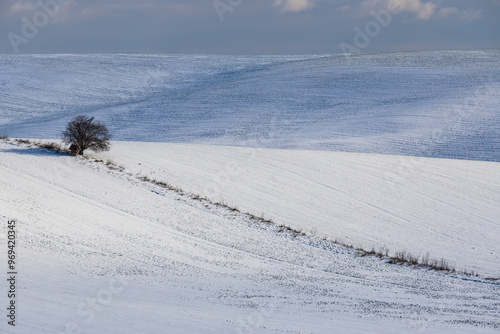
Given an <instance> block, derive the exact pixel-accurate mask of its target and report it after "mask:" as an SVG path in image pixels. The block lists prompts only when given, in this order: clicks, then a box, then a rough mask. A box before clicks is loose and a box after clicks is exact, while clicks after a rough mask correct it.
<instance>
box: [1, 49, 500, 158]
mask: <svg viewBox="0 0 500 334" xmlns="http://www.w3.org/2000/svg"><path fill="white" fill-rule="evenodd" d="M0 73H1V76H0V87H1V89H0V111H1V112H2V117H1V118H0V135H3V134H6V135H9V136H10V137H30V138H58V137H59V135H60V132H61V128H63V127H64V125H65V124H66V122H67V121H68V120H69V119H71V118H73V117H74V116H76V115H78V114H82V113H85V114H90V115H94V116H96V117H97V118H98V119H100V120H102V121H104V122H105V123H106V124H109V126H110V128H111V130H112V133H113V135H114V139H115V140H127V141H144V142H151V141H157V142H183V143H201V144H220V145H232V146H233V145H239V146H254V147H267V148H293V149H308V150H328V151H350V152H365V153H384V154H393V155H408V156H424V157H437V158H457V159H468V160H488V161H497V162H498V161H500V141H499V139H498V138H500V114H499V113H498V110H499V107H500V51H499V50H484V51H481V50H471V51H435V52H409V53H387V54H366V55H357V56H352V57H349V58H346V57H345V56H343V55H304V56H260V57H255V56H215V55H214V56H204V55H15V56H9V55H0Z"/></svg>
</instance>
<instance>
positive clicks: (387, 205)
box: [103, 142, 500, 277]
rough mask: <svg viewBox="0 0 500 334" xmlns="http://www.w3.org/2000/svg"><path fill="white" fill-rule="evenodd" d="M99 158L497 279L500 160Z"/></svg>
mask: <svg viewBox="0 0 500 334" xmlns="http://www.w3.org/2000/svg"><path fill="white" fill-rule="evenodd" d="M103 156H105V157H109V158H111V160H113V161H115V162H116V163H118V164H122V165H123V166H125V167H126V168H127V169H129V170H132V171H134V172H136V173H141V174H143V175H147V176H149V177H151V178H154V179H158V180H161V181H166V182H167V183H170V184H172V185H174V186H178V187H181V188H183V189H185V190H186V191H190V192H193V193H196V194H200V195H203V196H205V197H208V198H210V199H212V200H214V201H218V202H225V203H227V204H229V205H230V206H233V207H237V208H239V209H240V210H241V211H248V212H251V213H252V214H255V215H258V216H260V215H264V216H265V217H266V218H270V219H272V220H274V221H275V222H276V223H278V224H284V225H287V226H291V227H293V228H295V229H299V230H303V231H304V232H307V233H308V234H314V235H316V236H319V237H328V238H329V239H332V240H335V239H337V240H340V241H343V242H345V243H349V244H354V245H358V246H362V247H363V248H364V249H367V250H370V249H371V248H372V247H375V249H378V248H379V247H382V246H386V247H387V248H389V249H390V250H391V251H392V254H394V252H395V251H403V250H405V251H409V252H411V253H412V254H414V255H419V256H422V255H425V254H426V253H427V252H429V253H430V255H431V257H434V258H445V259H447V260H449V261H450V262H451V263H453V264H454V265H455V266H456V267H457V269H460V270H474V271H476V272H479V273H481V274H484V275H487V276H493V277H500V253H499V248H498V244H499V241H500V163H496V162H481V161H465V160H449V159H433V158H415V157H404V156H387V155H377V154H362V153H342V152H325V151H301V150H280V149H253V148H242V147H224V146H204V145H191V144H167V143H140V142H136V143H132V142H115V143H114V145H113V149H112V150H111V151H110V152H109V153H107V154H104V155H103Z"/></svg>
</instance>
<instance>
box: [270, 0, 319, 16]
mask: <svg viewBox="0 0 500 334" xmlns="http://www.w3.org/2000/svg"><path fill="white" fill-rule="evenodd" d="M314 6H315V5H314V3H313V2H312V0H274V7H279V9H280V11H281V12H282V13H285V12H295V13H296V12H301V11H303V10H306V9H310V8H313V7H314Z"/></svg>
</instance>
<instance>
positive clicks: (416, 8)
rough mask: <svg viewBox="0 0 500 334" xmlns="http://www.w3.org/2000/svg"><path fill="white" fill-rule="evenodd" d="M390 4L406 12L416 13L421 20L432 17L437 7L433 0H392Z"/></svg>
mask: <svg viewBox="0 0 500 334" xmlns="http://www.w3.org/2000/svg"><path fill="white" fill-rule="evenodd" d="M390 5H391V6H393V8H397V9H399V10H402V11H405V12H412V13H415V14H417V17H418V18H419V19H420V20H428V19H430V18H431V17H432V16H433V15H434V14H435V12H436V7H437V5H436V4H435V3H433V2H432V1H428V2H422V1H421V0H390Z"/></svg>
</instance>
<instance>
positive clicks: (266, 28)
mask: <svg viewBox="0 0 500 334" xmlns="http://www.w3.org/2000/svg"><path fill="white" fill-rule="evenodd" d="M499 32H500V0H365V1H362V0H0V53H1V54H16V53H20V54H23V53H175V54H184V53H188V54H192V53H196V54H332V53H343V52H349V53H353V52H392V51H413V50H448V49H499V48H500V33H499Z"/></svg>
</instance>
